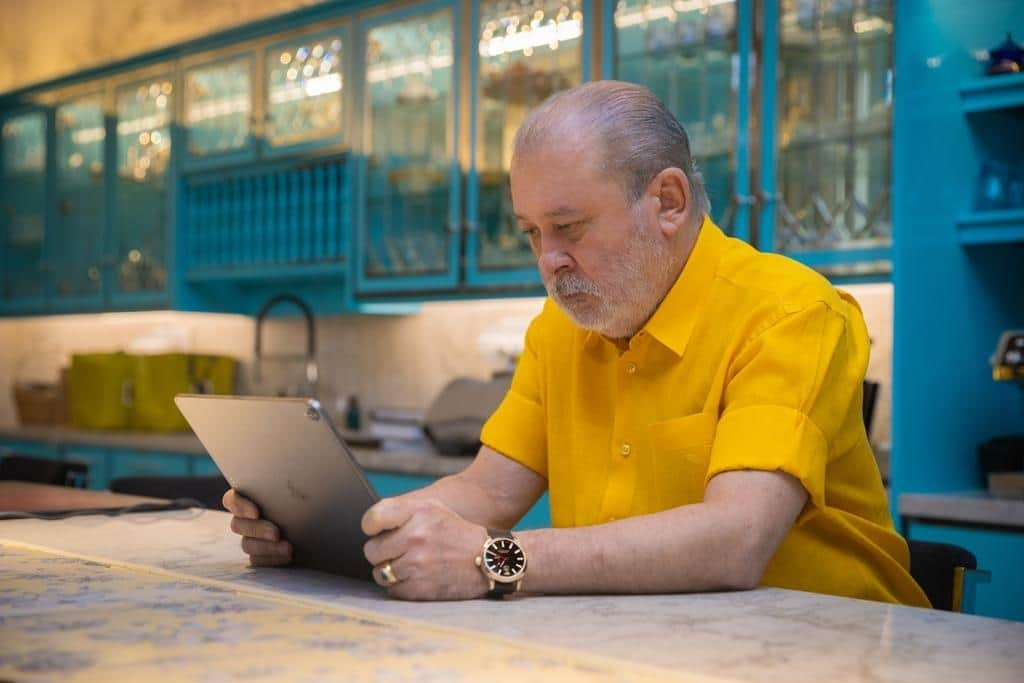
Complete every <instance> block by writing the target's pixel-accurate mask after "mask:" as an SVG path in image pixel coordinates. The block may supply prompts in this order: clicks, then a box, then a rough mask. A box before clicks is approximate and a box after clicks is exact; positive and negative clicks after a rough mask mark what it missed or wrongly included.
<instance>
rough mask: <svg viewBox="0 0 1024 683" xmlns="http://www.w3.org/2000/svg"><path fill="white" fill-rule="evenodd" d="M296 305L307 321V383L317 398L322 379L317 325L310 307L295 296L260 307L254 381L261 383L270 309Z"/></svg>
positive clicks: (269, 300)
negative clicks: (265, 336)
mask: <svg viewBox="0 0 1024 683" xmlns="http://www.w3.org/2000/svg"><path fill="white" fill-rule="evenodd" d="M285 302H288V303H292V304H295V305H296V306H297V307H298V308H299V310H300V311H302V316H303V318H305V320H306V355H305V362H306V366H305V367H306V382H307V384H308V385H309V389H310V394H311V396H312V397H316V385H317V381H318V379H319V377H320V370H319V367H318V366H317V362H316V323H315V321H314V319H313V311H312V310H311V309H310V307H309V305H308V304H307V303H306V302H305V301H303V300H302V299H300V298H299V297H297V296H295V295H294V294H288V293H284V294H278V295H277V296H273V297H271V298H270V299H268V300H267V302H266V303H264V304H263V306H261V307H260V310H259V312H258V313H257V314H256V345H255V348H254V351H255V358H254V359H253V379H254V380H255V381H256V382H259V381H260V379H261V370H260V366H261V364H262V362H263V322H264V320H265V319H266V317H267V314H269V313H270V309H272V308H273V307H274V306H276V305H277V304H280V303H285Z"/></svg>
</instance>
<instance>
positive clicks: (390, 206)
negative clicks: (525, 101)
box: [356, 1, 462, 292]
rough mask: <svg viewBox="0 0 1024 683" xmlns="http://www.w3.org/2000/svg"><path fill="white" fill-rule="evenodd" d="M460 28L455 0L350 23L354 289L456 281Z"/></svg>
mask: <svg viewBox="0 0 1024 683" xmlns="http://www.w3.org/2000/svg"><path fill="white" fill-rule="evenodd" d="M459 26H461V24H460V19H459V5H458V4H457V3H455V2H450V1H445V2H433V3H426V4H419V5H412V6H409V7H406V8H403V9H401V10H398V11H395V12H390V13H384V14H380V15H376V16H374V17H372V18H371V19H368V20H366V21H365V22H363V23H361V24H360V26H359V43H358V47H359V65H360V79H361V84H362V98H363V106H362V113H363V116H362V120H363V121H364V122H365V125H364V128H363V139H362V143H363V144H362V149H363V155H362V157H361V159H360V165H359V177H358V185H357V187H358V193H359V194H358V200H357V207H358V213H357V225H358V226H359V229H358V232H357V242H356V249H357V253H358V254H359V263H358V266H357V286H358V289H359V291H360V292H381V291H394V290H396V289H397V290H404V291H417V290H422V289H444V288H449V287H454V286H455V284H456V283H457V281H458V277H459V271H458V266H459V258H458V256H459V248H460V230H461V215H462V211H461V181H460V172H459V166H458V160H457V158H456V155H455V150H456V145H457V136H458V134H459V133H458V131H459V124H460V122H459V110H458V102H459V78H458V73H457V70H456V65H457V64H458V63H459V58H460V51H459V41H458V33H457V31H458V28H459Z"/></svg>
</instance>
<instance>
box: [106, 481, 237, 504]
mask: <svg viewBox="0 0 1024 683" xmlns="http://www.w3.org/2000/svg"><path fill="white" fill-rule="evenodd" d="M229 488H231V485H230V484H228V481H227V479H225V478H224V477H222V476H221V475H219V474H217V475H213V476H208V477H120V478H118V479H114V480H113V481H112V482H110V490H111V491H113V492H114V493H128V494H131V495H135V496H149V497H150V498H166V499H169V500H173V499H175V498H192V499H193V500H196V501H198V502H200V503H202V504H203V507H205V508H207V509H208V510H223V509H224V505H223V504H222V503H221V499H222V498H223V497H224V493H225V492H226V491H227V490H228V489H229Z"/></svg>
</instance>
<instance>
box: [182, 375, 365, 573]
mask: <svg viewBox="0 0 1024 683" xmlns="http://www.w3.org/2000/svg"><path fill="white" fill-rule="evenodd" d="M174 402H175V403H176V404H177V406H178V408H179V409H180V410H181V413H182V414H183V415H184V416H185V419H186V420H188V423H189V425H191V426H192V429H193V431H194V432H195V433H196V436H198V437H199V440H200V441H202V443H203V445H204V446H205V447H206V450H207V452H208V453H209V454H210V457H211V458H213V460H214V462H216V463H217V466H218V467H219V468H220V471H221V473H222V474H223V475H224V477H225V478H226V479H227V480H228V483H230V484H231V486H232V488H234V489H236V490H237V491H238V492H239V493H241V494H242V495H243V496H245V497H246V498H249V499H250V500H252V501H253V502H255V503H256V504H257V505H258V506H259V508H260V514H261V516H262V517H264V518H266V519H268V520H270V521H272V522H273V523H274V524H276V525H277V526H278V527H280V529H281V534H282V537H283V538H286V539H288V541H290V542H291V544H292V547H293V549H294V561H295V564H297V565H300V566H305V567H312V568H315V569H321V570H324V571H329V572H334V573H338V574H344V575H346V576H351V577H356V578H363V579H372V577H371V575H370V571H371V569H372V568H371V567H370V565H369V563H367V561H366V558H365V557H364V556H363V543H365V542H366V540H367V538H366V536H365V534H363V532H362V528H361V521H362V517H363V513H364V512H366V510H367V509H368V508H369V507H370V506H371V505H373V503H375V502H376V501H377V500H378V497H377V494H376V493H375V492H374V490H373V488H372V487H371V486H370V484H369V482H368V481H367V480H366V477H365V476H364V475H363V471H362V469H361V468H360V467H359V465H358V463H356V461H355V459H354V458H353V457H352V453H351V452H350V451H349V449H348V447H347V446H346V445H345V442H344V441H343V440H342V439H341V436H340V435H339V434H338V432H337V431H336V430H335V428H334V425H333V424H332V422H331V420H330V418H329V417H328V416H327V415H326V414H325V413H324V412H323V409H322V408H321V407H320V404H319V402H317V401H315V400H311V399H304V398H264V397H249V396H246V397H236V396H210V395H191V394H180V395H178V396H176V397H175V399H174Z"/></svg>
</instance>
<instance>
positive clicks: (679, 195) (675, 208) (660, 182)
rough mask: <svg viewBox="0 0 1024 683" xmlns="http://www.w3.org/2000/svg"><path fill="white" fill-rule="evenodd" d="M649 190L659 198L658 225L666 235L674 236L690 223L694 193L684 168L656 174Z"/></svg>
mask: <svg viewBox="0 0 1024 683" xmlns="http://www.w3.org/2000/svg"><path fill="white" fill-rule="evenodd" d="M647 192H648V194H649V195H651V196H652V197H654V198H655V199H657V200H658V205H659V206H658V209H657V210H658V225H659V227H660V228H661V232H662V234H663V235H665V237H672V236H674V235H675V234H676V233H677V232H679V231H680V230H682V229H683V228H685V227H686V226H687V225H689V223H690V219H691V213H692V202H691V197H692V195H691V193H690V181H689V180H688V179H687V177H686V174H685V173H683V171H682V169H679V168H675V167H670V168H666V169H664V170H663V171H661V172H660V173H659V174H658V175H656V176H654V180H652V181H651V184H650V185H649V186H648V188H647Z"/></svg>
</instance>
